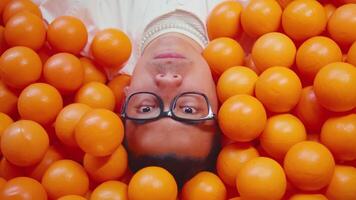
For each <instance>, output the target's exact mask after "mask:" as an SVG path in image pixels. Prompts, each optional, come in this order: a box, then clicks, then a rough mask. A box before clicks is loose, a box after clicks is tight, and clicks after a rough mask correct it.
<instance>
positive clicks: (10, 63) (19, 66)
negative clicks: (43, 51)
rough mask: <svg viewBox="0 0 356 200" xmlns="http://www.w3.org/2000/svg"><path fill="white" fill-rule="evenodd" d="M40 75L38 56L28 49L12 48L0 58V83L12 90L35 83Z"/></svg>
mask: <svg viewBox="0 0 356 200" xmlns="http://www.w3.org/2000/svg"><path fill="white" fill-rule="evenodd" d="M41 74H42V62H41V59H40V57H39V56H38V54H37V53H36V52H35V51H33V50H32V49H30V48H28V47H22V46H19V47H12V48H10V49H8V50H6V51H5V52H4V53H3V54H2V55H1V58H0V76H1V78H2V81H3V82H4V83H6V84H7V85H9V86H11V87H13V88H19V89H21V88H24V87H26V86H27V85H29V84H31V83H34V82H36V81H37V80H38V79H39V78H40V77H41Z"/></svg>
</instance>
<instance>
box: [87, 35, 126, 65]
mask: <svg viewBox="0 0 356 200" xmlns="http://www.w3.org/2000/svg"><path fill="white" fill-rule="evenodd" d="M90 48H91V52H92V54H93V57H94V59H95V60H96V61H98V62H99V63H100V64H102V65H103V66H105V67H115V68H119V67H121V66H122V64H123V63H125V62H126V61H127V60H128V59H129V58H130V55H131V42H130V39H129V38H128V37H127V35H126V34H125V33H123V32H122V31H120V30H118V29H110V28H109V29H104V30H101V31H99V32H98V33H97V34H96V35H95V37H94V39H93V41H92V44H91V47H90Z"/></svg>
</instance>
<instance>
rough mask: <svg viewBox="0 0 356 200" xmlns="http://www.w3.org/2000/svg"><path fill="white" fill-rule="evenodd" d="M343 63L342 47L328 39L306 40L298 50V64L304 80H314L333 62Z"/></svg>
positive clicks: (322, 37)
mask: <svg viewBox="0 0 356 200" xmlns="http://www.w3.org/2000/svg"><path fill="white" fill-rule="evenodd" d="M340 61H342V52H341V49H340V47H339V46H338V45H337V44H336V42H334V41H333V40H331V39H330V38H328V37H324V36H316V37H312V38H310V39H308V40H306V41H305V42H304V43H303V44H302V45H301V46H300V47H299V49H298V51H297V57H296V63H297V67H298V71H299V72H300V73H301V74H302V77H303V78H308V79H309V80H313V79H314V77H315V75H316V74H317V73H318V71H319V70H320V69H321V68H322V67H324V66H325V65H327V64H329V63H332V62H340Z"/></svg>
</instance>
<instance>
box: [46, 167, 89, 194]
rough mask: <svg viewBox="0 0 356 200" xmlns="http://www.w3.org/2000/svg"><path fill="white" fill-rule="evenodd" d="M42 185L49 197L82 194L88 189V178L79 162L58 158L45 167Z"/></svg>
mask: <svg viewBox="0 0 356 200" xmlns="http://www.w3.org/2000/svg"><path fill="white" fill-rule="evenodd" d="M42 185H43V187H44V188H45V189H46V191H47V194H48V196H49V197H50V198H51V199H57V198H60V197H62V196H65V195H71V194H73V195H84V194H85V193H86V192H87V191H88V189H89V178H88V175H87V174H86V173H85V170H84V169H83V167H82V166H81V165H80V164H78V163H76V162H74V161H72V160H59V161H57V162H55V163H53V164H52V165H51V166H50V167H49V168H48V169H47V171H46V172H45V174H44V175H43V178H42Z"/></svg>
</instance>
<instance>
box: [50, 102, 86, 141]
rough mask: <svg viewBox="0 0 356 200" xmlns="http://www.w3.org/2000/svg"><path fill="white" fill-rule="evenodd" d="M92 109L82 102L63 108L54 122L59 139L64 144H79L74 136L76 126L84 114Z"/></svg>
mask: <svg viewBox="0 0 356 200" xmlns="http://www.w3.org/2000/svg"><path fill="white" fill-rule="evenodd" d="M90 110H91V108H90V107H89V106H87V105H85V104H81V103H73V104H69V105H67V106H66V107H64V108H63V109H62V110H61V112H60V113H59V114H58V116H57V119H56V121H55V123H54V128H55V130H56V135H57V137H58V139H59V140H60V141H61V142H62V143H63V144H65V145H68V146H72V147H75V146H77V142H76V141H75V137H74V129H75V126H76V125H77V124H78V122H79V120H80V119H81V118H82V117H83V116H84V114H86V113H87V112H88V111H90Z"/></svg>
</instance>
